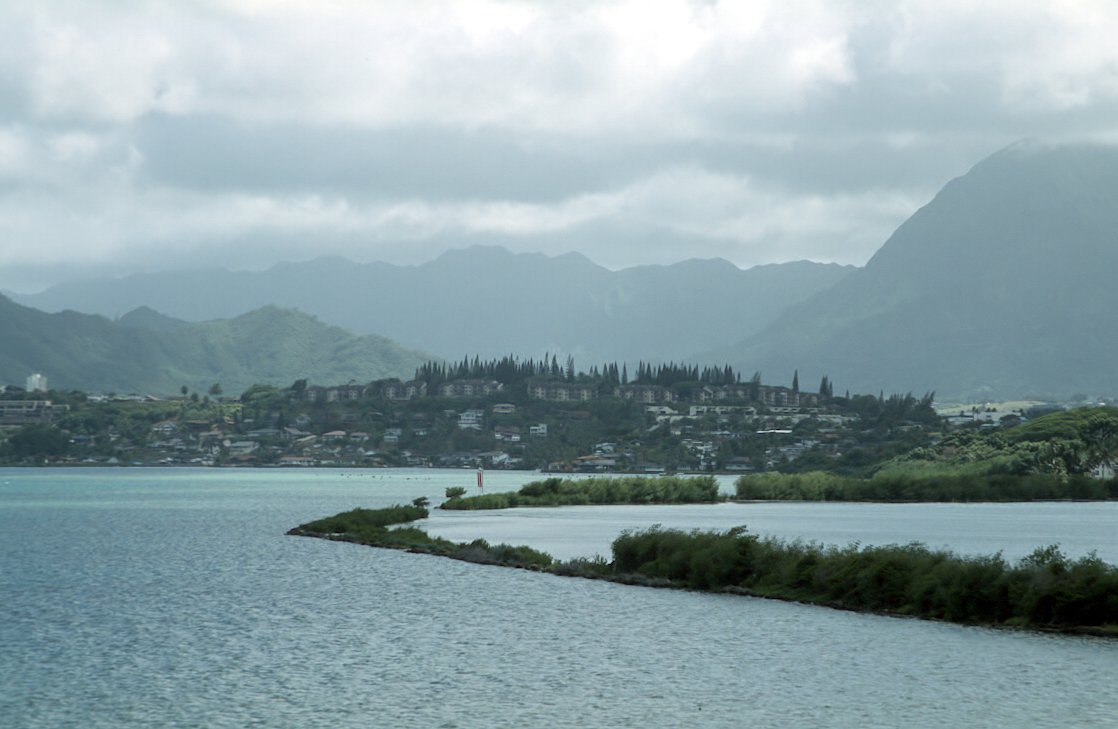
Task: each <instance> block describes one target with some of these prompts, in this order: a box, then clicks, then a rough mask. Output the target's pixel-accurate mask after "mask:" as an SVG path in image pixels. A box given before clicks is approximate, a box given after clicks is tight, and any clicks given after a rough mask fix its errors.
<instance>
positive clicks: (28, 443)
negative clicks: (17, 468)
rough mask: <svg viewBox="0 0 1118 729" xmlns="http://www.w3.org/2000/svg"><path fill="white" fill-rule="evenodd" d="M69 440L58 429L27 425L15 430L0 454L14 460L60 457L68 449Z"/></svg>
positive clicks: (0, 450) (47, 426)
mask: <svg viewBox="0 0 1118 729" xmlns="http://www.w3.org/2000/svg"><path fill="white" fill-rule="evenodd" d="M69 445H70V439H69V438H68V437H67V436H66V434H65V433H63V432H62V431H60V430H59V429H58V428H55V427H52V426H49V425H28V426H25V427H23V428H20V429H19V430H17V431H16V432H15V433H14V434H13V435H12V436H11V437H10V438H8V442H7V443H5V444H4V446H3V448H2V449H0V452H3V455H6V456H9V457H13V458H16V459H24V458H43V457H47V456H60V455H62V454H64V453H65V452H66V450H67V449H68V448H69Z"/></svg>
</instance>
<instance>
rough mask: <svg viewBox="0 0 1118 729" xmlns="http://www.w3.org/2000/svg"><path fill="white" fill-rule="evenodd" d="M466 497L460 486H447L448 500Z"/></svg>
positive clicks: (464, 490)
mask: <svg viewBox="0 0 1118 729" xmlns="http://www.w3.org/2000/svg"><path fill="white" fill-rule="evenodd" d="M465 495H466V489H464V488H462V487H461V486H447V488H446V497H447V498H448V499H460V498H462V497H463V496H465Z"/></svg>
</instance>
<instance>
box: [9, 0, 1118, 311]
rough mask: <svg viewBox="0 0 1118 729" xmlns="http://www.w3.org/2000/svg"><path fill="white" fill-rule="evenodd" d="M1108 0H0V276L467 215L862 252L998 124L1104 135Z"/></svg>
mask: <svg viewBox="0 0 1118 729" xmlns="http://www.w3.org/2000/svg"><path fill="white" fill-rule="evenodd" d="M1116 31H1118V6H1115V5H1114V4H1113V3H1108V2H1105V1H1104V0H1098V1H1095V2H1091V1H1090V0H1083V1H1079V2H1072V1H1070V0H1068V1H1059V0H1051V1H1049V2H1041V1H1036V2H985V3H978V4H975V3H965V2H949V1H948V2H940V3H916V2H900V1H899V2H870V3H866V2H853V1H851V2H813V1H811V0H802V1H795V2H776V1H772V2H766V1H764V0H758V1H755V2H748V3H742V2H681V1H680V2H676V1H672V0H667V1H665V2H658V3H646V2H593V3H592V2H582V3H577V2H576V3H549V2H536V3H533V2H483V1H476V2H475V1H464V2H454V3H450V4H447V3H434V2H422V1H420V2H415V1H412V2H378V3H373V4H366V3H357V2H343V1H341V0H336V1H329V0H327V1H325V2H324V1H321V0H320V1H316V2H309V1H307V2H296V1H292V2H282V3H277V2H251V1H248V0H244V1H237V2H219V1H217V0H209V1H207V2H197V3H177V2H146V3H142V4H122V3H108V2H105V3H77V2H62V1H58V2H50V1H47V2H42V3H34V4H8V5H6V6H5V7H3V8H0V35H2V36H3V43H2V44H0V286H3V287H8V288H13V289H16V290H24V291H30V290H34V289H35V288H37V287H40V286H42V285H46V284H49V283H51V282H52V281H53V280H54V279H57V278H58V277H61V276H66V275H76V274H78V273H83V272H85V273H89V272H118V273H126V272H130V271H134V270H144V269H154V268H163V267H171V266H205V265H225V266H232V267H263V266H267V265H271V264H272V263H275V262H276V261H278V260H283V259H307V258H312V257H315V256H319V255H327V254H342V255H346V256H349V257H352V258H354V259H357V260H375V259H387V260H393V261H397V262H417V261H422V260H427V259H429V258H432V257H434V256H435V255H437V254H438V253H439V252H441V250H443V249H445V248H447V247H451V246H456V245H464V244H467V243H474V242H495V243H499V244H501V245H505V246H507V247H509V248H511V249H513V250H525V251H528V250H533V251H544V252H547V253H553V254H557V253H563V252H566V251H568V250H579V251H581V252H583V253H585V254H586V255H588V256H589V257H591V258H592V259H594V260H596V261H599V262H600V263H603V264H604V265H608V266H612V267H621V266H626V265H634V264H640V263H666V262H673V261H677V260H681V259H684V258H690V257H715V256H718V257H723V258H726V259H728V260H730V261H732V262H734V263H736V264H738V265H741V266H749V265H754V264H758V263H767V262H773V261H783V260H793V259H798V258H811V259H815V260H825V261H838V262H842V263H859V264H860V263H862V262H864V261H865V260H866V259H867V258H868V257H869V256H870V255H871V254H872V253H873V251H874V250H876V248H877V247H879V246H880V245H881V243H883V242H884V240H885V239H886V238H887V237H888V235H889V233H890V232H891V231H892V230H893V229H894V228H895V227H896V226H897V225H898V224H899V223H900V222H902V221H903V220H904V219H905V218H906V217H907V216H908V215H910V214H911V213H912V212H913V211H914V210H915V209H916V208H917V207H919V206H920V205H921V204H923V203H924V202H926V201H927V200H928V199H929V198H930V196H931V195H932V194H933V193H934V192H935V190H936V189H938V187H940V186H941V185H942V184H943V183H944V182H946V181H947V180H948V179H950V178H951V177H953V176H956V175H958V174H961V173H963V172H965V171H966V169H967V168H968V167H969V166H970V165H972V164H973V163H975V162H977V161H978V159H980V158H981V157H983V156H985V155H986V154H988V153H990V152H993V151H995V150H996V149H998V148H1000V147H1002V146H1005V145H1006V144H1009V143H1011V142H1013V141H1015V140H1017V139H1020V138H1022V137H1038V138H1042V139H1048V140H1052V141H1063V140H1072V139H1075V140H1082V139H1097V140H1110V141H1113V140H1114V139H1116V138H1118V124H1116V123H1115V121H1114V120H1115V119H1118V114H1116V112H1118V45H1116V44H1114V43H1113V40H1112V39H1113V37H1115V34H1116Z"/></svg>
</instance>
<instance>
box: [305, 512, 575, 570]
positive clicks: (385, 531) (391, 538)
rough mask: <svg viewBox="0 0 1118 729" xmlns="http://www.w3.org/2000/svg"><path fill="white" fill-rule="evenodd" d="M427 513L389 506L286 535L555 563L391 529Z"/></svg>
mask: <svg viewBox="0 0 1118 729" xmlns="http://www.w3.org/2000/svg"><path fill="white" fill-rule="evenodd" d="M427 516H428V513H427V509H425V508H423V507H419V506H414V505H413V506H390V507H387V508H384V509H353V510H351V511H346V512H343V513H341V514H336V515H334V516H331V517H327V518H325V519H318V520H317V521H312V522H307V523H306V524H301V525H300V526H297V527H295V528H294V529H292V530H290V531H289V532H288V534H291V535H295V536H304V537H318V538H322V539H331V540H335V541H344V542H355V543H357V544H364V545H367V546H370V547H384V548H387V549H402V550H408V551H412V552H423V553H427V554H436V555H440V556H443V557H450V558H452V559H459V560H463V561H466V562H477V563H480V564H493V565H501V566H504V567H521V568H526V569H547V568H548V567H550V566H551V565H552V563H553V562H554V560H553V559H552V557H551V555H549V554H547V553H546V552H541V551H539V550H536V549H532V548H531V547H526V546H517V547H514V546H512V545H509V544H496V545H490V544H489V543H488V542H486V541H485V540H484V539H476V540H474V541H473V542H470V543H469V544H461V543H458V542H452V541H450V540H448V539H443V538H442V537H432V536H430V535H429V534H427V532H425V531H423V530H422V529H419V528H417V527H413V526H412V527H407V526H405V527H401V526H396V528H394V529H390V528H389V527H390V526H393V525H398V524H406V523H408V522H412V521H416V520H418V519H425V518H427Z"/></svg>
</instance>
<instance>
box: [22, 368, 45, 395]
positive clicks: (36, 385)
mask: <svg viewBox="0 0 1118 729" xmlns="http://www.w3.org/2000/svg"><path fill="white" fill-rule="evenodd" d="M25 389H26V390H27V391H28V392H46V391H47V376H46V375H43V374H40V373H38V372H36V373H35V374H33V375H31V376H30V377H28V378H27V387H26V388H25Z"/></svg>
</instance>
